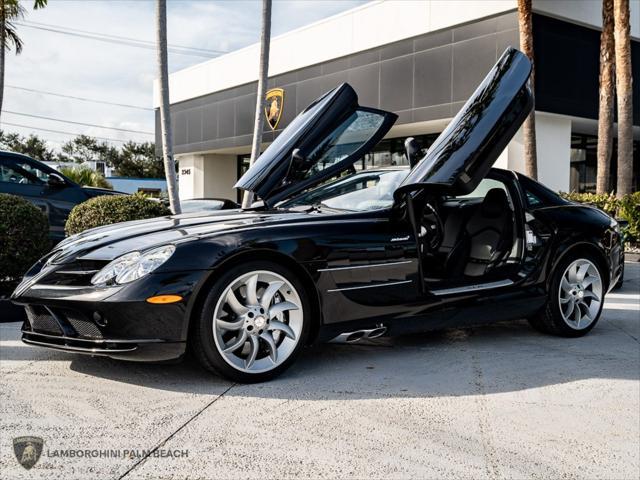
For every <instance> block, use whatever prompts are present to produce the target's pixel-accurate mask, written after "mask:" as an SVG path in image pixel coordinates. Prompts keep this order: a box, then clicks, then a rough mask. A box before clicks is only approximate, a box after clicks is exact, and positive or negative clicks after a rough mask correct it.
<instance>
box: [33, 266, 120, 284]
mask: <svg viewBox="0 0 640 480" xmlns="http://www.w3.org/2000/svg"><path fill="white" fill-rule="evenodd" d="M107 263H108V262H107V261H102V260H75V261H73V262H71V263H68V264H61V265H57V266H56V269H55V270H54V271H53V272H51V273H49V274H48V275H46V276H45V277H44V278H42V279H40V281H39V282H38V283H40V284H42V285H65V286H78V287H82V286H87V287H89V286H91V277H93V276H94V275H95V274H96V273H97V272H98V271H100V269H101V268H102V267H104V266H105V265H106V264H107Z"/></svg>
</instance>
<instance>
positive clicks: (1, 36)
mask: <svg viewBox="0 0 640 480" xmlns="http://www.w3.org/2000/svg"><path fill="white" fill-rule="evenodd" d="M4 2H5V0H0V118H1V117H2V101H3V100H4V54H5V49H6V44H5V32H4V29H5V11H4Z"/></svg>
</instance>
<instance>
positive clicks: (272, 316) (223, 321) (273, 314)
mask: <svg viewBox="0 0 640 480" xmlns="http://www.w3.org/2000/svg"><path fill="white" fill-rule="evenodd" d="M302 327H303V309H302V301H301V300H300V295H299V294H298V292H297V291H296V289H295V287H294V286H293V285H292V284H291V282H289V281H288V280H287V279H286V278H284V277H283V276H281V275H278V274H277V273H274V272H270V271H266V270H259V271H252V272H249V273H245V274H243V275H241V276H239V277H237V278H236V279H235V280H233V281H232V282H231V283H230V284H229V285H227V287H226V288H225V289H224V291H223V292H222V295H221V296H220V298H219V300H218V303H217V305H216V308H215V310H214V314H213V337H214V341H215V345H216V348H217V350H218V352H219V353H220V354H221V355H222V358H224V360H225V361H226V362H227V363H229V364H230V365H231V366H232V367H234V368H236V369H237V370H240V371H242V372H247V373H260V372H265V371H269V370H272V369H274V368H276V367H277V366H278V365H281V364H282V363H283V362H284V361H285V360H286V359H287V358H288V357H289V356H290V355H291V353H292V352H293V351H294V350H295V348H296V346H297V344H298V341H299V339H300V337H301V335H302Z"/></svg>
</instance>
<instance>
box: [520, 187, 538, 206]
mask: <svg viewBox="0 0 640 480" xmlns="http://www.w3.org/2000/svg"><path fill="white" fill-rule="evenodd" d="M524 194H525V197H526V198H527V207H529V208H536V207H539V206H540V205H542V200H540V199H539V198H538V197H536V196H535V195H534V194H533V193H532V192H531V191H529V190H525V192H524Z"/></svg>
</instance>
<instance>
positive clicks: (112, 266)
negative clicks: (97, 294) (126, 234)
mask: <svg viewBox="0 0 640 480" xmlns="http://www.w3.org/2000/svg"><path fill="white" fill-rule="evenodd" d="M175 250H176V247H175V246H173V245H165V246H164V247H159V248H154V249H153V250H149V251H148V252H146V253H140V252H131V253H127V254H126V255H123V256H121V257H118V258H116V259H115V260H113V261H112V262H110V263H109V264H107V265H106V266H105V267H104V268H102V270H100V271H99V272H98V273H96V274H95V275H94V276H93V277H92V278H91V283H92V284H93V285H104V284H113V283H117V284H120V285H121V284H123V283H129V282H133V281H134V280H137V279H139V278H141V277H144V276H145V275H147V274H149V273H151V272H153V271H154V270H155V269H156V268H158V267H159V266H160V265H162V264H163V263H164V262H166V261H167V260H169V257H171V255H173V252H174V251H175Z"/></svg>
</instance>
